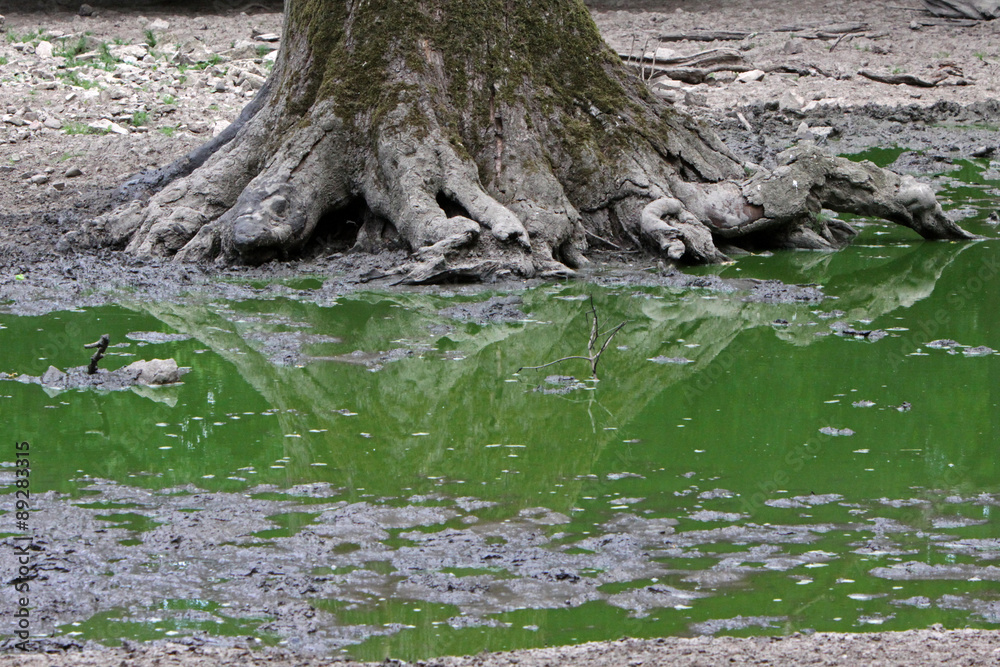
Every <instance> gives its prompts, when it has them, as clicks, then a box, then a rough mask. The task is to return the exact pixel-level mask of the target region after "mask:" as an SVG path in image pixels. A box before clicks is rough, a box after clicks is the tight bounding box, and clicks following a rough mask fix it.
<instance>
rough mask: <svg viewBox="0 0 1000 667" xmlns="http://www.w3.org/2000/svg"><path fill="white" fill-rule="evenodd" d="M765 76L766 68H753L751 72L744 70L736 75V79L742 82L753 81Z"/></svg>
mask: <svg viewBox="0 0 1000 667" xmlns="http://www.w3.org/2000/svg"><path fill="white" fill-rule="evenodd" d="M763 78H764V70H762V69H752V70H750V71H749V72H742V73H741V74H738V75H737V76H736V80H737V81H739V82H740V83H753V82H756V81H760V80H761V79H763Z"/></svg>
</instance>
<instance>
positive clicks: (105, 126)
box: [89, 118, 128, 134]
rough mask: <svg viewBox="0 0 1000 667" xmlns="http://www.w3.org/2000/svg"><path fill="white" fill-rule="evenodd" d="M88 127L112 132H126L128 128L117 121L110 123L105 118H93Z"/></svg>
mask: <svg viewBox="0 0 1000 667" xmlns="http://www.w3.org/2000/svg"><path fill="white" fill-rule="evenodd" d="M89 127H92V128H94V129H95V130H101V131H103V132H114V133H115V134H128V130H126V129H125V128H124V127H122V126H121V125H119V124H118V123H112V122H111V121H110V120H108V119H106V118H102V119H101V120H95V121H94V122H93V123H90V124H89Z"/></svg>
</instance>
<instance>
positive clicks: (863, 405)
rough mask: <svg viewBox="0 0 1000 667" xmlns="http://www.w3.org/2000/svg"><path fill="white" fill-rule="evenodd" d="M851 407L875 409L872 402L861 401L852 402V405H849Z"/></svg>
mask: <svg viewBox="0 0 1000 667" xmlns="http://www.w3.org/2000/svg"><path fill="white" fill-rule="evenodd" d="M851 405H853V406H854V407H856V408H873V407H875V402H874V401H867V400H861V401H854V402H853V403H851Z"/></svg>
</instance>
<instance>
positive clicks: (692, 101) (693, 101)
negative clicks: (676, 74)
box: [684, 91, 708, 107]
mask: <svg viewBox="0 0 1000 667" xmlns="http://www.w3.org/2000/svg"><path fill="white" fill-rule="evenodd" d="M684 104H686V105H688V106H689V107H707V106H708V98H707V97H705V95H704V94H703V93H693V92H691V91H688V92H686V93H684Z"/></svg>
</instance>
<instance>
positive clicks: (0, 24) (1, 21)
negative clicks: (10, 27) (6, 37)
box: [0, 14, 7, 28]
mask: <svg viewBox="0 0 1000 667" xmlns="http://www.w3.org/2000/svg"><path fill="white" fill-rule="evenodd" d="M6 22H7V19H6V18H4V15H3V14H0V28H2V27H3V24H4V23H6Z"/></svg>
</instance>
